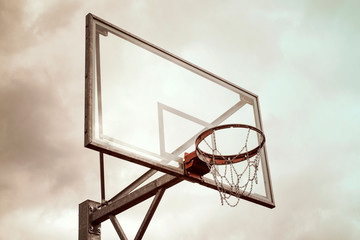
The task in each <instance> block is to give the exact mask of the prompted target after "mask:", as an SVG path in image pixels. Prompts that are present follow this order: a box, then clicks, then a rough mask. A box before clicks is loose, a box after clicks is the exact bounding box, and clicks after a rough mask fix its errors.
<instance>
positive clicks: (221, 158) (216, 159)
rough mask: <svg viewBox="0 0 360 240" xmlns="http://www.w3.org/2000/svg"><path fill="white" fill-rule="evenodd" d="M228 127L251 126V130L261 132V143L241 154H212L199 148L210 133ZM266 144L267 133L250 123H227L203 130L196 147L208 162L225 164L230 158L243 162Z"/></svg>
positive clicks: (196, 141)
mask: <svg viewBox="0 0 360 240" xmlns="http://www.w3.org/2000/svg"><path fill="white" fill-rule="evenodd" d="M226 128H249V129H250V130H253V131H256V132H258V133H260V135H261V136H262V141H261V143H260V144H259V146H257V147H256V148H254V149H252V150H250V151H247V152H245V153H241V154H234V155H216V154H210V153H207V152H204V151H202V150H201V149H200V148H199V144H200V143H201V142H202V141H203V140H204V139H205V138H206V137H207V136H209V135H210V134H212V133H213V132H215V131H217V130H221V129H226ZM264 144H265V135H264V133H263V132H262V131H261V130H260V129H258V128H256V127H253V126H250V125H246V124H226V125H220V126H217V127H213V128H209V129H207V130H205V131H204V132H202V133H201V134H200V135H199V136H198V137H197V138H196V140H195V147H196V155H197V156H198V157H199V158H200V159H201V160H202V161H204V162H207V163H209V164H212V165H224V164H228V163H229V160H231V163H237V162H241V161H244V160H246V159H248V158H252V157H253V156H255V155H256V154H257V153H258V152H259V150H260V149H261V148H262V147H263V146H264Z"/></svg>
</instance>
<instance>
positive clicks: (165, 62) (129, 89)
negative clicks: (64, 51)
mask: <svg viewBox="0 0 360 240" xmlns="http://www.w3.org/2000/svg"><path fill="white" fill-rule="evenodd" d="M86 20H87V23H86V24H87V25H86V66H85V68H86V69H85V71H86V74H85V146H86V147H88V148H90V149H94V150H97V151H100V152H103V153H106V154H109V155H112V156H115V157H118V158H120V159H123V160H126V161H130V162H133V163H136V164H140V165H142V166H145V167H148V168H151V169H155V170H158V171H161V172H164V173H168V174H171V175H174V176H176V177H179V178H184V179H186V180H191V181H194V182H197V183H199V184H201V185H203V186H206V187H210V188H213V189H216V185H215V184H214V181H213V180H212V179H211V178H210V177H209V176H207V175H205V176H204V179H203V180H201V181H200V180H196V179H195V180H194V179H190V178H189V177H187V176H186V175H185V174H184V153H185V152H192V151H194V150H195V147H194V141H195V139H196V137H197V136H198V135H199V133H200V132H202V131H204V130H205V129H208V128H211V127H215V126H218V125H220V124H234V123H241V124H248V125H251V126H255V127H257V128H259V129H261V130H263V127H262V122H261V114H260V108H259V102H258V97H257V96H256V95H255V94H253V93H251V92H249V91H247V90H245V89H243V88H241V87H238V86H236V85H235V84H233V83H231V82H229V81H226V80H224V79H222V78H220V77H218V76H216V75H214V74H213V73H211V72H209V71H207V70H204V69H202V68H200V67H198V66H196V65H194V64H192V63H190V62H188V61H186V60H184V59H182V58H180V57H178V56H176V55H174V54H172V53H170V52H168V51H166V50H164V49H162V48H160V47H158V46H155V45H154V44H151V43H149V42H147V41H145V40H143V39H141V38H139V37H137V36H135V35H133V34H131V33H129V32H127V31H125V30H123V29H121V28H119V27H117V26H115V25H113V24H110V23H108V22H106V21H104V20H102V19H100V18H99V17H96V16H94V15H92V14H88V15H87V18H86ZM265 134H266V133H265ZM231 144H236V143H234V142H229V143H228V145H231ZM260 158H261V160H260V167H259V168H260V169H259V179H261V180H260V181H259V183H258V184H257V186H255V187H254V190H253V191H252V193H251V194H250V195H248V196H244V197H243V198H244V199H246V200H249V201H251V202H253V203H257V204H260V205H263V206H266V207H269V208H273V207H274V206H275V205H274V199H273V193H272V186H271V179H270V172H269V167H268V159H267V154H266V146H264V147H263V148H262V151H261V154H260Z"/></svg>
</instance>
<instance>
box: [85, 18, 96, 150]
mask: <svg viewBox="0 0 360 240" xmlns="http://www.w3.org/2000/svg"><path fill="white" fill-rule="evenodd" d="M94 26H95V24H94V20H93V16H92V15H91V14H88V15H87V16H86V40H85V45H86V47H85V49H86V50H85V119H84V122H85V136H84V145H85V146H87V145H88V144H89V143H91V141H92V139H93V133H94V129H93V125H94V124H93V123H94V82H93V80H94V78H95V73H94V72H95V71H94V64H95V61H94V58H93V55H94V54H95V53H94V52H95V46H94V45H95V43H94V38H95V27H94Z"/></svg>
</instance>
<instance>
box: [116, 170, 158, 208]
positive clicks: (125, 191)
mask: <svg viewBox="0 0 360 240" xmlns="http://www.w3.org/2000/svg"><path fill="white" fill-rule="evenodd" d="M156 172H157V170H155V169H150V170H148V171H147V172H146V173H144V174H143V175H141V176H140V177H139V178H138V179H136V180H135V181H134V182H132V183H131V184H130V185H129V186H127V187H126V188H124V189H123V190H122V191H121V192H119V193H118V194H116V195H115V196H114V197H112V198H111V199H110V200H109V202H113V201H116V200H117V199H119V198H122V197H124V196H125V195H127V194H129V193H130V192H132V191H133V190H134V189H135V188H137V187H138V186H140V185H141V184H142V183H143V182H145V181H146V180H147V179H149V178H150V177H151V176H152V175H154V174H155V173H156Z"/></svg>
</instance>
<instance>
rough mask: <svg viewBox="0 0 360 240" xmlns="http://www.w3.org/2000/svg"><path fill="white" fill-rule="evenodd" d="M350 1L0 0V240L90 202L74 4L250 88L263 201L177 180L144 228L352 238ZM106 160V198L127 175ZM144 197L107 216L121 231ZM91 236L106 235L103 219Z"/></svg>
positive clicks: (69, 217) (355, 232) (181, 233)
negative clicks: (230, 202) (264, 180)
mask: <svg viewBox="0 0 360 240" xmlns="http://www.w3.org/2000/svg"><path fill="white" fill-rule="evenodd" d="M359 7H360V2H359V1H355V0H353V1H351V0H349V1H336V0H332V1H325V0H313V1H310V0H309V1H280V0H279V1H272V2H269V1H256V2H249V1H215V0H211V1H202V0H201V1H187V0H185V1H161V0H158V1H122V0H118V1H115V0H112V1H102V2H101V3H100V2H99V1H92V0H88V1H84V0H79V1H66V0H65V1H58V0H51V1H35V0H34V1H25V0H17V1H5V0H1V1H0V30H1V32H2V34H1V35H0V74H1V79H0V116H1V117H0V132H1V134H0V205H1V206H2V207H1V208H0V239H24V238H25V239H30V240H31V239H55V240H56V239H76V238H77V234H78V204H80V203H81V202H83V201H85V200H86V199H92V200H95V201H99V198H100V183H99V162H98V153H97V152H95V151H92V150H90V149H86V148H84V146H83V131H84V126H83V125H84V75H85V74H84V72H85V16H86V14H87V13H93V14H95V15H97V16H99V17H101V18H103V19H106V20H107V21H109V22H111V23H113V24H115V25H117V26H119V27H121V28H123V29H126V30H127V31H129V32H132V33H134V34H136V35H138V36H141V37H142V38H144V39H146V40H148V41H150V42H152V43H154V44H156V45H158V46H160V47H162V48H164V49H166V50H168V51H170V52H173V53H175V54H176V55H178V56H180V57H182V58H185V59H187V60H188V61H190V62H193V63H195V64H196V65H199V66H201V67H203V68H205V69H207V70H210V71H211V72H213V73H215V74H217V75H219V76H221V77H223V78H225V79H227V80H229V81H231V82H234V83H235V84H237V85H239V86H241V87H243V88H245V89H248V90H250V91H251V92H254V93H256V94H257V95H258V96H259V101H260V106H261V111H262V118H263V119H262V121H263V125H264V132H265V135H266V139H267V143H266V146H267V153H268V158H269V165H270V172H271V177H272V185H273V189H274V197H275V203H276V207H275V208H274V209H267V208H264V207H261V206H258V205H254V204H252V203H249V202H246V201H241V202H240V204H239V205H238V206H237V207H236V208H230V207H227V206H221V205H220V201H219V196H218V193H217V192H215V191H212V190H208V189H204V188H202V187H201V186H199V185H196V184H192V183H187V182H182V183H180V184H178V185H176V186H175V187H173V188H171V189H168V190H167V191H166V192H165V194H164V196H163V199H162V201H161V202H160V205H159V207H158V209H157V211H156V213H155V215H154V218H153V220H152V222H151V223H150V225H149V228H148V230H147V231H146V233H145V236H144V239H249V238H252V239H359V238H360V207H359V206H360V205H359V203H358V201H359V200H358V199H360V184H359V182H360V181H359V180H360V177H359V174H358V173H357V172H358V169H360V159H359V157H358V156H359V153H360V150H359V147H358V143H359V142H360V141H359V140H360V137H359V136H360V127H359V126H358V123H359V122H360V108H359V107H358V103H359V102H360V96H359V94H358V92H359V90H360V83H359V81H358V80H359V76H360V68H359V66H358V63H359V60H360V47H359V45H358V43H359V42H360V30H359V29H360V16H359V14H358V9H359ZM106 164H109V165H110V164H112V166H117V167H114V168H111V169H109V170H108V172H107V173H108V175H107V180H108V183H109V184H108V186H107V190H108V194H109V195H110V194H114V193H116V192H117V191H119V190H121V186H122V184H123V182H124V181H125V180H129V179H131V178H132V177H134V176H136V170H131V171H129V170H128V169H134V168H133V166H132V165H131V164H129V163H126V162H123V161H120V160H119V159H112V158H107V159H106ZM127 168H128V169H127ZM135 169H136V168H135ZM149 204H150V201H146V202H144V203H143V204H140V205H139V206H137V207H135V208H134V209H131V210H129V211H126V212H125V213H122V214H120V215H119V216H118V219H119V222H120V223H121V224H122V226H123V228H124V230H125V232H126V233H127V234H128V236H129V238H130V239H131V238H132V236H134V235H135V234H136V231H137V228H138V226H139V225H140V224H141V221H142V219H143V216H144V214H145V212H146V210H147V208H148V206H149ZM102 237H103V239H116V237H117V235H116V232H115V230H114V229H113V228H112V226H111V224H110V223H109V222H105V223H104V224H103V226H102Z"/></svg>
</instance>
